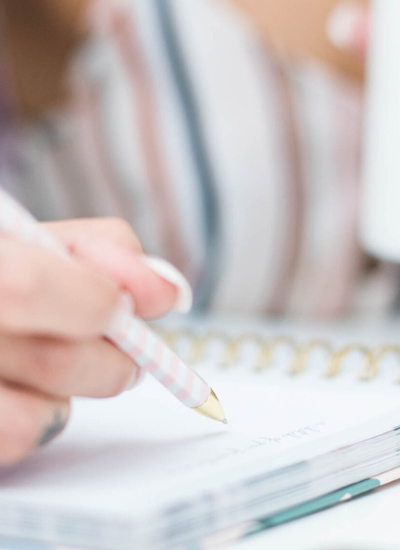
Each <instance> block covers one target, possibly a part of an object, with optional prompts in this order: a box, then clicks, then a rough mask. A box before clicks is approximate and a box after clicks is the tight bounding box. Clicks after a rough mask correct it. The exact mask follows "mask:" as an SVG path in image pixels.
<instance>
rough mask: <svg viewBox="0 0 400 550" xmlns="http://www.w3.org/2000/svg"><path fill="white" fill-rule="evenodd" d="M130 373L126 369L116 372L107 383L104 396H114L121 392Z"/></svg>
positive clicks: (126, 383)
mask: <svg viewBox="0 0 400 550" xmlns="http://www.w3.org/2000/svg"><path fill="white" fill-rule="evenodd" d="M130 376H131V374H130V373H129V372H128V371H126V370H125V371H124V372H120V373H118V374H117V375H116V376H115V377H114V379H113V380H112V382H110V384H109V385H108V388H107V391H106V393H105V395H104V397H116V396H117V395H120V394H121V393H123V392H124V391H125V390H126V388H127V386H128V383H129V380H130Z"/></svg>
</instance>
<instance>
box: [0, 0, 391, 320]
mask: <svg viewBox="0 0 400 550" xmlns="http://www.w3.org/2000/svg"><path fill="white" fill-rule="evenodd" d="M0 6H1V22H2V26H3V33H2V41H3V44H2V54H1V84H2V85H1V101H0V103H1V106H0V107H1V113H0V114H1V117H0V122H1V126H0V127H1V131H0V134H1V180H0V181H1V185H2V186H3V187H4V188H6V189H7V190H8V191H9V192H11V193H12V194H13V195H14V196H15V197H17V198H18V199H19V200H20V201H22V202H23V203H24V204H25V205H26V206H28V208H30V209H31V211H32V212H33V213H34V214H35V215H36V216H38V217H39V218H40V219H42V220H54V219H67V218H72V217H87V216H120V217H123V218H125V219H127V220H128V221H129V222H130V223H131V224H132V225H133V227H134V228H135V230H136V231H137V233H138V235H139V236H140V238H141V239H142V242H143V245H144V248H145V250H146V251H147V252H149V253H153V254H158V255H161V256H163V257H166V258H167V259H169V260H170V261H172V262H173V263H174V264H175V265H176V266H177V267H178V268H179V269H181V270H182V271H183V272H184V273H185V275H186V276H187V277H188V278H189V280H190V282H191V284H192V286H193V287H194V290H195V297H196V304H195V306H196V310H197V311H198V310H204V309H211V310H213V311H220V312H235V313H245V314H253V313H255V314H269V315H271V314H273V315H290V316H296V317H305V318H314V319H315V318H316V319H330V318H334V317H342V316H362V317H376V316H378V317H381V316H386V315H389V314H390V313H392V312H393V311H396V308H397V302H398V288H399V284H398V282H399V274H398V268H397V266H396V265H395V263H393V262H389V261H381V260H380V259H379V258H378V257H374V256H373V255H368V254H367V253H366V252H365V250H364V247H363V246H362V244H361V242H360V236H359V229H358V228H359V216H360V200H361V199H360V197H361V179H362V176H361V163H362V144H363V118H364V94H365V90H366V89H368V85H369V79H368V71H366V59H367V51H368V44H369V26H370V23H371V18H372V15H371V14H370V6H369V3H368V2H367V1H364V0H354V1H345V2H343V1H339V0H306V1H303V2H299V1H298V0H118V1H116V0H109V1H108V0H29V1H28V0H1V1H0ZM366 73H367V74H366Z"/></svg>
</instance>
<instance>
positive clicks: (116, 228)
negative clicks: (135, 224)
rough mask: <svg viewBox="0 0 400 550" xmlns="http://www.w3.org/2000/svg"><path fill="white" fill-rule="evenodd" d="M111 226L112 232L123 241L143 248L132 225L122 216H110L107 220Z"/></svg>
mask: <svg viewBox="0 0 400 550" xmlns="http://www.w3.org/2000/svg"><path fill="white" fill-rule="evenodd" d="M105 223H107V224H108V225H109V227H110V233H111V234H112V235H113V236H114V237H115V238H116V239H118V240H120V241H121V243H124V244H126V245H129V246H133V247H134V248H137V249H138V250H142V245H141V243H140V240H139V238H138V237H137V235H136V233H135V232H134V231H133V229H132V227H131V225H130V224H129V223H128V222H127V221H125V220H124V219H122V218H108V219H107V220H105Z"/></svg>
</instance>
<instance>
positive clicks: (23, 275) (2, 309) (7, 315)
mask: <svg viewBox="0 0 400 550" xmlns="http://www.w3.org/2000/svg"><path fill="white" fill-rule="evenodd" d="M23 263H24V262H21V261H12V262H5V263H2V264H1V265H0V325H1V326H3V327H5V328H10V329H13V328H17V327H18V325H19V322H20V320H21V315H22V314H23V313H24V312H26V310H27V308H29V306H30V304H31V303H32V301H33V300H34V298H35V295H36V292H37V278H36V276H35V274H34V273H33V270H31V269H26V266H24V265H23ZM22 318H23V316H22Z"/></svg>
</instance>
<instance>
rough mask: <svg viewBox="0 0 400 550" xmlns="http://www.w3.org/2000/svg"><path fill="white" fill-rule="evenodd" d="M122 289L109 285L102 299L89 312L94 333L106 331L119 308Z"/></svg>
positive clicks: (89, 320) (89, 319) (89, 322)
mask: <svg viewBox="0 0 400 550" xmlns="http://www.w3.org/2000/svg"><path fill="white" fill-rule="evenodd" d="M119 297H120V289H119V288H118V286H117V285H114V284H110V285H108V288H107V291H105V292H103V294H102V299H101V300H96V301H94V303H93V304H92V307H91V310H90V311H89V312H88V317H89V318H88V319H87V322H88V324H89V325H90V326H92V327H94V333H95V334H97V332H101V331H103V330H104V328H105V326H106V325H107V323H108V322H109V321H110V318H111V316H112V314H113V312H114V311H115V309H116V307H117V306H118V302H119Z"/></svg>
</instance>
